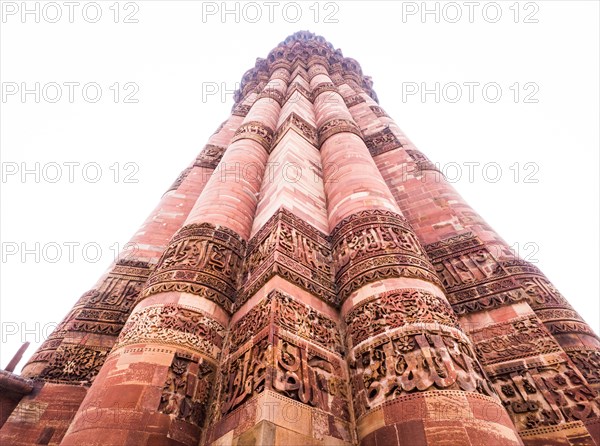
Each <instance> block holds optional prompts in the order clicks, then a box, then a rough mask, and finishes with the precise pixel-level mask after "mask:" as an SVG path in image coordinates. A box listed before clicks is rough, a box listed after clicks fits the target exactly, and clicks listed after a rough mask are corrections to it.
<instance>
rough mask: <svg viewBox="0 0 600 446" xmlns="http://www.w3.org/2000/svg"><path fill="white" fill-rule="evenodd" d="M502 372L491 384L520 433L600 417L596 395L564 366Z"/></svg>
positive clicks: (599, 407)
mask: <svg viewBox="0 0 600 446" xmlns="http://www.w3.org/2000/svg"><path fill="white" fill-rule="evenodd" d="M506 369H507V370H506V371H503V370H499V371H498V372H494V375H493V376H492V377H491V380H492V384H493V386H494V387H495V388H496V390H497V391H498V393H499V394H500V395H501V397H502V401H503V404H504V406H505V407H506V409H507V410H508V413H509V415H510V416H511V418H512V419H513V422H514V423H515V425H516V427H517V429H519V430H520V431H522V430H528V429H535V428H539V427H542V426H552V425H557V424H560V423H565V422H570V421H577V420H581V421H585V420H587V419H590V418H595V417H597V416H598V415H599V414H600V403H599V400H598V394H597V392H596V391H595V390H593V389H592V388H590V387H589V386H588V385H587V384H586V383H585V380H584V379H583V377H581V376H580V375H579V373H577V371H576V370H574V369H573V368H572V367H571V366H570V365H569V364H568V363H566V362H561V361H560V360H559V362H556V363H554V364H552V363H550V364H547V365H540V366H538V367H529V368H528V367H526V366H520V367H513V368H512V369H511V368H510V367H507V368H506Z"/></svg>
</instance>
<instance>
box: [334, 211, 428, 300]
mask: <svg viewBox="0 0 600 446" xmlns="http://www.w3.org/2000/svg"><path fill="white" fill-rule="evenodd" d="M331 238H332V245H333V259H334V265H335V267H336V284H337V286H338V294H337V297H338V299H339V300H340V302H343V301H344V300H345V299H346V298H347V297H348V296H349V295H350V294H351V293H352V292H353V291H355V290H356V289H358V288H360V287H361V286H363V285H366V284H368V283H370V282H373V281H376V280H381V279H386V278H391V277H414V278H418V279H423V280H426V281H429V282H432V283H434V284H439V283H440V282H439V279H438V277H437V276H436V274H435V272H434V271H433V268H432V266H431V263H429V261H428V260H427V256H426V254H425V252H424V251H423V248H422V247H421V245H420V244H419V242H418V240H417V238H416V236H415V235H414V233H413V231H412V229H411V228H410V226H409V225H408V223H407V222H406V220H405V219H404V218H403V217H401V216H400V215H398V214H395V213H393V212H390V211H384V210H370V211H361V212H358V213H356V214H353V215H351V216H350V217H347V218H345V219H344V220H342V221H341V222H340V223H339V224H338V225H337V226H336V227H335V229H334V230H333V231H332V235H331Z"/></svg>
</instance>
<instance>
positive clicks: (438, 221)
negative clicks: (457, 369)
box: [340, 78, 600, 444]
mask: <svg viewBox="0 0 600 446" xmlns="http://www.w3.org/2000/svg"><path fill="white" fill-rule="evenodd" d="M340 84H342V85H341V86H340V89H341V90H343V91H344V92H345V97H346V101H347V102H351V103H352V107H351V108H350V110H351V112H352V115H353V116H354V117H355V118H356V119H357V121H358V122H360V123H361V128H362V130H363V132H364V136H365V142H366V143H367V146H368V147H369V149H370V151H371V154H372V156H373V158H374V160H375V162H376V163H377V166H378V168H379V170H380V172H381V174H382V175H383V177H384V178H385V180H386V183H387V184H388V186H389V188H390V190H391V191H392V193H393V195H394V197H395V198H396V201H397V202H398V204H399V205H400V207H401V209H402V211H403V213H404V215H406V217H407V219H408V221H409V222H410V223H411V224H412V226H413V228H414V230H415V233H416V234H417V236H418V237H419V239H420V240H421V242H422V243H424V244H425V249H426V250H427V252H428V256H429V258H430V260H431V261H432V263H433V264H434V266H435V269H436V272H437V273H438V275H439V277H440V280H441V281H442V284H443V285H444V288H445V290H446V292H447V296H448V297H449V301H450V303H451V304H452V307H453V309H454V311H455V313H457V314H458V315H459V316H460V323H461V326H462V327H463V328H464V329H465V331H466V332H467V333H468V334H469V336H470V337H471V339H472V341H473V342H474V344H475V347H476V349H477V352H478V358H479V360H480V361H481V363H482V364H483V365H484V368H485V370H486V372H487V373H488V376H490V379H491V382H492V383H493V385H494V387H495V388H496V390H497V392H498V394H499V395H500V396H501V398H502V399H503V401H504V404H505V405H506V407H507V410H508V412H509V414H510V416H511V418H512V420H513V422H514V424H515V426H516V427H517V428H518V429H519V432H520V435H521V436H522V437H523V441H524V442H525V443H526V444H539V442H540V441H541V442H552V441H557V442H561V441H565V440H564V439H565V438H569V437H571V436H579V437H581V438H586V439H587V441H592V440H591V438H593V437H594V436H595V435H598V432H600V427H599V424H598V421H599V420H598V415H599V414H600V405H599V404H600V400H599V399H598V395H597V393H596V391H595V390H593V388H592V386H597V385H598V382H599V379H600V374H599V373H598V370H597V369H598V365H600V362H599V361H600V359H599V358H600V348H599V347H600V342H599V341H598V337H597V336H596V335H595V334H594V333H593V331H592V330H591V329H590V328H589V327H588V326H587V325H586V324H585V323H584V322H583V320H582V319H581V317H580V316H579V315H577V313H576V312H575V311H574V310H573V309H572V308H571V307H570V305H569V304H568V303H567V301H566V300H565V299H564V298H563V297H562V296H561V295H560V293H559V292H558V291H557V290H556V289H555V288H554V287H553V286H552V284H551V283H550V282H549V281H548V280H547V279H546V278H545V277H544V276H543V274H542V273H541V272H540V271H539V270H538V269H537V268H535V267H534V266H533V265H530V264H528V263H527V262H524V261H522V260H520V259H518V258H516V257H515V256H514V254H513V253H512V252H511V250H510V249H509V247H508V245H507V244H506V243H505V242H504V241H503V240H502V238H501V237H500V236H498V234H497V233H496V232H494V231H493V229H492V228H491V227H490V226H489V225H487V224H486V222H485V221H484V220H483V219H482V218H481V217H480V216H479V215H478V214H477V213H476V212H475V211H474V210H473V209H471V208H470V207H469V205H468V204H467V203H466V202H465V201H464V200H463V199H462V198H461V197H460V195H459V194H458V193H457V192H456V190H455V189H454V188H453V187H452V186H451V185H450V184H449V183H447V182H446V180H445V178H444V177H443V175H441V173H440V172H439V171H438V170H437V168H436V166H435V165H434V164H433V163H432V162H431V161H429V160H428V159H427V158H426V157H425V155H423V154H422V153H421V152H419V151H418V150H417V149H416V147H415V146H414V145H413V144H412V143H411V142H410V141H409V140H408V138H406V136H405V135H404V134H403V133H402V132H401V131H400V129H399V128H398V126H397V125H396V124H395V123H394V121H393V120H392V119H391V118H390V117H389V116H387V114H386V113H385V112H384V111H383V109H381V107H379V106H378V105H377V104H376V103H375V102H374V101H373V100H372V99H371V98H370V97H369V95H368V94H366V93H364V92H363V91H362V89H361V88H360V87H359V86H358V85H357V84H356V82H355V81H354V80H353V79H348V78H347V79H343V80H340ZM557 341H558V343H557ZM559 344H560V345H559ZM561 347H562V348H561ZM565 353H566V354H565ZM550 364H551V365H550Z"/></svg>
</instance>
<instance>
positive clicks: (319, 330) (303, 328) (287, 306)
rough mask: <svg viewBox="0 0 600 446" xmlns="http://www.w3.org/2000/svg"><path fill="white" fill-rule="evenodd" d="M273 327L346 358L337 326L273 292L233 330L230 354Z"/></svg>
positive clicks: (309, 309) (308, 307)
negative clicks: (270, 326) (266, 328)
mask: <svg viewBox="0 0 600 446" xmlns="http://www.w3.org/2000/svg"><path fill="white" fill-rule="evenodd" d="M270 324H275V325H277V326H278V327H281V328H283V329H284V330H288V331H289V332H291V333H294V334H295V335H296V336H299V337H301V338H304V339H306V340H309V341H311V342H313V343H315V344H317V345H318V346H320V347H322V348H324V349H326V350H329V351H331V352H333V353H336V354H338V355H340V356H343V355H344V348H343V345H342V339H341V336H340V334H339V331H338V327H337V325H336V323H335V322H334V321H333V320H332V319H331V318H329V317H327V316H325V315H324V314H323V313H320V312H318V311H316V310H315V309H314V308H312V307H311V306H309V305H306V304H303V303H301V302H299V301H297V300H295V299H294V298H292V297H291V296H289V295H287V294H285V293H282V292H281V291H278V290H273V291H271V292H270V293H269V295H268V296H267V297H266V298H265V299H263V300H262V301H261V302H259V303H258V304H256V305H255V306H254V307H253V308H252V310H250V311H249V312H248V314H246V315H245V316H244V317H242V318H241V319H240V320H239V321H237V322H236V323H235V324H233V325H232V326H231V328H230V335H229V346H228V349H229V352H235V351H236V350H238V349H239V348H240V347H242V346H243V345H244V344H245V343H246V342H247V341H248V340H250V339H251V338H252V337H253V336H256V335H257V334H259V333H260V332H261V330H262V329H263V328H265V327H267V326H268V325H270Z"/></svg>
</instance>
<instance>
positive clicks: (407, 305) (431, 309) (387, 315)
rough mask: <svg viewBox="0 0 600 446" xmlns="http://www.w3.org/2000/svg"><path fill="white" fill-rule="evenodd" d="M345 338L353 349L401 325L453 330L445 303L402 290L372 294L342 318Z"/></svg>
mask: <svg viewBox="0 0 600 446" xmlns="http://www.w3.org/2000/svg"><path fill="white" fill-rule="evenodd" d="M345 319H346V324H347V325H348V336H349V337H350V338H351V340H352V345H353V346H356V345H358V344H359V343H361V342H363V341H364V340H366V339H368V338H372V337H374V336H376V335H378V334H380V333H382V332H384V331H385V330H386V329H394V328H398V327H401V326H403V325H405V324H415V323H439V324H444V325H448V326H451V327H457V320H456V316H455V315H454V313H453V311H452V308H451V307H450V305H448V303H447V302H446V301H445V300H444V299H443V298H440V297H438V296H436V295H434V294H432V293H430V292H429V291H425V290H419V289H409V288H403V289H401V290H394V291H388V292H386V293H383V294H378V295H375V296H373V297H371V298H369V299H366V300H365V301H362V302H361V303H360V304H359V305H357V306H356V307H354V308H353V309H352V311H350V312H349V313H348V314H347V315H346V318H345Z"/></svg>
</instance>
